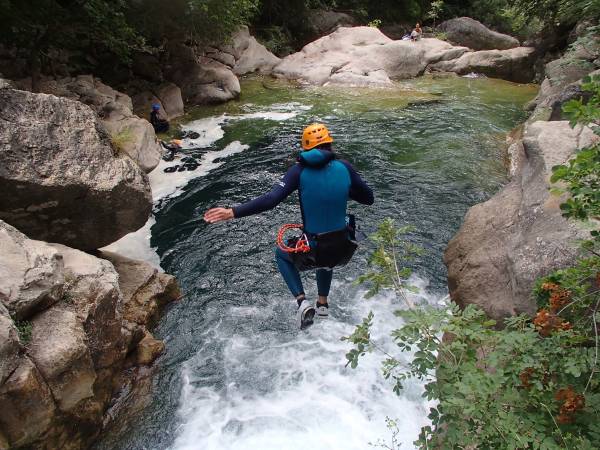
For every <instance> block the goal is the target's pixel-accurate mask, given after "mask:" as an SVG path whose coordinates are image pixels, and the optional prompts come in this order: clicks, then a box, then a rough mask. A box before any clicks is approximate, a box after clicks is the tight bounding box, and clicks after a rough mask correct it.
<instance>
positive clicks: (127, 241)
mask: <svg viewBox="0 0 600 450" xmlns="http://www.w3.org/2000/svg"><path fill="white" fill-rule="evenodd" d="M155 223H156V219H154V216H150V218H149V219H148V221H147V222H146V224H145V225H144V226H143V227H142V228H140V229H139V230H137V231H134V232H133V233H129V234H126V235H125V236H123V237H122V238H121V239H119V240H118V241H116V242H113V243H112V244H110V245H107V246H106V247H104V248H101V249H100V250H106V251H109V252H113V253H118V254H119V255H123V256H126V257H128V258H132V259H138V260H141V261H146V262H147V263H149V264H150V265H152V266H153V267H156V268H157V269H159V270H160V271H162V269H161V267H160V257H159V256H158V254H157V253H156V250H155V249H153V248H152V247H150V237H151V235H152V233H151V231H150V229H151V228H152V226H153V225H154V224H155Z"/></svg>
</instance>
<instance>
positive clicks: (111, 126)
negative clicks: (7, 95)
mask: <svg viewBox="0 0 600 450" xmlns="http://www.w3.org/2000/svg"><path fill="white" fill-rule="evenodd" d="M21 84H22V85H23V87H25V88H27V86H25V84H26V83H21ZM40 92H43V93H46V94H52V95H56V96H59V97H67V98H70V99H73V100H78V101H80V102H82V103H85V104H86V105H89V106H90V107H91V108H92V109H93V110H94V111H95V112H96V113H97V115H98V117H99V118H100V121H101V123H102V124H103V125H104V127H105V128H106V129H107V130H108V131H109V133H110V135H111V138H112V139H113V141H114V142H115V144H116V147H117V148H118V150H119V152H121V153H123V154H125V155H127V156H129V157H130V158H131V159H133V160H134V161H135V162H136V163H137V164H138V165H139V166H140V167H141V168H142V170H144V171H145V172H146V173H148V172H150V171H151V170H152V169H154V168H155V167H156V166H157V165H158V162H159V161H160V158H161V156H162V151H161V148H160V145H159V144H158V142H157V140H156V135H155V133H154V129H153V128H152V126H151V125H150V124H149V123H148V121H147V120H144V119H141V118H140V117H138V116H136V115H134V114H133V104H132V101H131V98H130V97H129V96H127V95H126V94H123V93H122V92H118V91H116V90H114V89H113V88H111V87H110V86H107V85H106V84H104V83H102V82H101V81H100V80H99V79H97V78H94V77H93V76H92V75H80V76H78V77H75V78H62V79H59V80H55V79H47V80H44V81H42V82H41V83H40ZM146 115H147V114H146Z"/></svg>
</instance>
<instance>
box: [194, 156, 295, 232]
mask: <svg viewBox="0 0 600 450" xmlns="http://www.w3.org/2000/svg"><path fill="white" fill-rule="evenodd" d="M301 171H302V168H301V166H300V165H299V164H297V165H295V166H292V167H291V168H290V169H289V170H288V171H287V173H286V174H285V175H284V176H283V178H282V179H281V181H278V182H277V183H276V184H275V185H274V186H273V188H272V189H271V190H270V191H269V192H267V193H266V194H263V195H261V196H260V197H257V198H255V199H254V200H250V201H249V202H246V203H243V204H241V205H238V206H234V207H233V208H213V209H210V210H208V211H207V212H206V213H205V214H204V220H205V221H207V222H208V223H216V222H221V221H223V220H229V219H233V218H234V217H235V218H237V217H246V216H251V215H253V214H259V213H261V212H264V211H268V210H269V209H273V208H274V207H275V206H277V205H278V204H279V203H281V202H282V201H283V200H285V199H286V197H287V196H288V195H290V194H291V193H292V192H294V191H295V190H296V189H298V185H299V180H300V172H301Z"/></svg>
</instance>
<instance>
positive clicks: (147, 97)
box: [131, 83, 184, 120]
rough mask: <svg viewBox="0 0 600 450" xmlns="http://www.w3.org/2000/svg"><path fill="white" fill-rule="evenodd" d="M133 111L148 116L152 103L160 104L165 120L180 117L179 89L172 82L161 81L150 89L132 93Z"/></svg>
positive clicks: (138, 114)
mask: <svg viewBox="0 0 600 450" xmlns="http://www.w3.org/2000/svg"><path fill="white" fill-rule="evenodd" d="M131 100H132V101H133V112H134V113H135V114H136V115H137V116H139V117H143V118H147V119H149V118H150V111H151V110H152V105H153V104H155V103H157V104H159V105H160V109H161V111H162V114H163V115H164V116H165V118H166V119H167V120H171V119H174V118H176V117H180V116H182V115H183V113H184V107H183V98H182V97H181V89H179V87H178V86H177V85H175V84H173V83H163V84H161V85H159V86H157V87H155V88H154V89H153V90H152V91H143V92H140V93H139V94H136V95H134V96H133V97H132V98H131Z"/></svg>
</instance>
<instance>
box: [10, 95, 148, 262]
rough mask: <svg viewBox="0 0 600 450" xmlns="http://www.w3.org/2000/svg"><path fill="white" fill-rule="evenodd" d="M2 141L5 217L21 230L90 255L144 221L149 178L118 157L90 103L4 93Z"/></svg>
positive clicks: (124, 159)
mask: <svg viewBox="0 0 600 450" xmlns="http://www.w3.org/2000/svg"><path fill="white" fill-rule="evenodd" d="M0 136H2V138H3V139H2V142H0V159H1V160H2V162H3V164H2V165H1V166H0V189H1V190H2V192H3V195H2V197H1V198H0V219H2V220H4V221H6V222H7V223H9V224H11V225H13V226H15V227H16V228H18V229H19V230H20V231H23V232H26V233H27V234H28V235H29V236H31V237H32V238H35V239H40V240H45V241H51V242H59V243H63V244H65V245H69V246H71V247H75V248H80V249H84V250H90V249H96V248H99V247H102V246H104V245H107V244H109V243H111V242H114V241H116V240H117V239H119V238H120V237H122V236H124V235H125V234H127V233H130V232H132V231H135V230H137V229H138V228H140V227H141V226H143V225H144V223H145V222H146V220H147V218H148V216H149V214H150V211H151V207H152V199H151V194H150V186H149V183H148V179H147V177H146V176H145V174H144V173H143V172H142V171H141V170H140V168H139V167H138V166H137V165H136V164H135V163H134V162H133V161H132V160H131V159H130V158H129V157H124V156H122V157H119V156H118V155H115V152H114V150H113V148H112V147H111V145H110V142H109V139H108V137H107V136H106V134H105V133H104V132H103V129H102V128H101V127H100V126H99V123H98V120H97V118H96V115H95V113H94V112H93V111H92V110H91V109H90V108H89V107H87V106H86V105H83V104H82V103H80V102H76V101H72V100H69V99H66V98H59V97H55V96H53V95H46V94H33V93H31V92H25V91H18V90H12V89H2V90H0Z"/></svg>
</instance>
